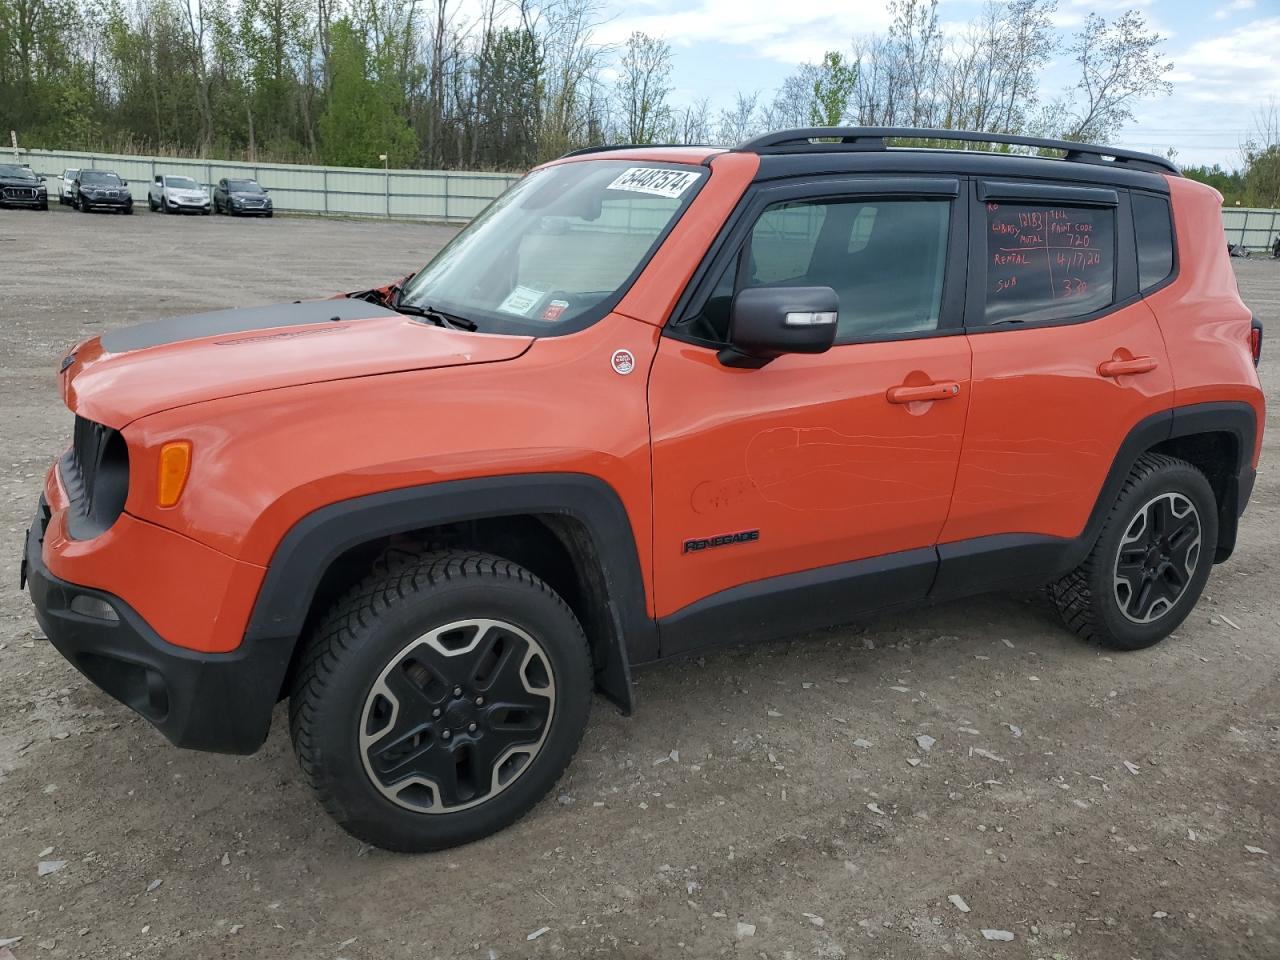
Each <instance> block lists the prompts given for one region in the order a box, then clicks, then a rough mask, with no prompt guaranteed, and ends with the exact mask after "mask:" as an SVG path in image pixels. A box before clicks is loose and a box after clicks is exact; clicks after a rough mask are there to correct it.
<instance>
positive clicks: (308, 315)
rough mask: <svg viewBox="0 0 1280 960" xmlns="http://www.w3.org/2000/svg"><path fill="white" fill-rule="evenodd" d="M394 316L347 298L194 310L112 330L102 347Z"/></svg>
mask: <svg viewBox="0 0 1280 960" xmlns="http://www.w3.org/2000/svg"><path fill="white" fill-rule="evenodd" d="M394 316H397V314H396V312H395V311H394V310H388V309H386V308H385V307H379V306H377V305H375V304H372V303H366V302H364V301H363V300H348V299H346V298H340V299H337V300H305V301H303V302H301V303H278V304H271V305H269V306H265V307H242V308H239V309H236V310H216V311H214V312H213V313H193V314H191V315H189V316H185V317H173V318H171V319H168V320H152V321H151V322H149V323H140V324H138V325H136V326H132V327H124V328H122V329H120V330H112V331H110V332H108V333H104V334H103V335H102V349H103V350H105V351H107V352H108V353H127V352H128V351H130V350H144V349H146V348H147V347H159V346H163V345H164V344H167V343H178V342H180V341H183V340H197V339H199V338H201V337H216V336H221V335H224V334H229V333H246V332H248V331H250V330H269V329H271V328H272V327H291V326H297V325H299V324H308V323H331V322H333V321H335V320H365V319H368V318H370V317H394Z"/></svg>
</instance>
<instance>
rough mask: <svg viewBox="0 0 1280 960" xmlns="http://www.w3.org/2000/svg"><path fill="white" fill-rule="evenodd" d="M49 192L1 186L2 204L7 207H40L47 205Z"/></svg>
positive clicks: (0, 198) (0, 203)
mask: <svg viewBox="0 0 1280 960" xmlns="http://www.w3.org/2000/svg"><path fill="white" fill-rule="evenodd" d="M48 203H49V194H48V193H42V192H39V191H35V192H31V191H28V190H27V189H24V188H13V187H4V188H0V206H5V207H39V206H47V205H48Z"/></svg>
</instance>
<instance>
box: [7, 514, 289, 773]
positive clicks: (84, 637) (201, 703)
mask: <svg viewBox="0 0 1280 960" xmlns="http://www.w3.org/2000/svg"><path fill="white" fill-rule="evenodd" d="M50 516H51V514H50V510H49V506H48V504H47V503H46V501H45V499H44V497H41V498H40V504H39V507H38V508H37V510H36V515H35V519H34V520H33V521H32V524H31V527H30V528H29V529H28V531H27V539H26V547H25V551H24V554H23V560H22V580H23V582H24V583H25V584H26V585H27V586H29V587H30V590H31V601H32V603H33V604H34V605H35V614H36V620H37V622H39V624H40V628H41V629H42V630H43V631H44V633H45V636H47V637H48V638H49V640H50V642H51V643H52V644H53V645H54V647H56V648H57V650H58V652H59V653H61V654H62V655H63V656H64V657H66V658H67V660H69V661H70V662H71V664H72V666H74V667H75V668H76V669H77V670H79V671H80V672H81V673H83V674H84V675H85V676H86V677H88V678H89V679H90V680H92V681H93V682H94V683H95V684H97V685H98V686H99V687H101V688H102V689H103V690H104V691H105V692H106V693H108V694H110V695H111V696H113V697H115V698H116V699H117V700H119V701H120V702H121V703H123V704H124V705H125V706H127V707H130V708H131V709H133V710H134V711H136V712H137V713H139V714H141V715H142V716H143V717H145V718H146V719H147V720H149V721H150V722H151V723H152V724H154V725H155V726H156V728H157V729H159V730H160V732H161V733H163V734H164V735H165V736H166V737H168V738H169V740H170V741H172V742H173V743H174V744H176V745H177V746H179V747H189V748H191V749H195V750H211V751H214V752H217V753H253V752H254V751H255V750H257V749H258V747H260V746H261V745H262V743H263V741H264V740H265V739H266V737H267V731H268V730H269V729H270V726H271V711H272V710H273V709H274V707H275V704H276V701H277V699H278V697H279V693H280V691H281V687H282V684H283V681H284V675H285V671H286V670H287V669H288V666H289V658H290V655H291V653H292V644H291V643H287V642H284V641H259V642H256V643H244V644H242V645H241V647H240V648H239V649H237V650H235V651H233V652H231V653H200V652H198V651H194V650H188V649H185V648H183V647H177V646H174V645H173V644H171V643H166V642H165V641H164V639H162V638H161V637H160V635H159V634H157V633H156V631H155V630H153V629H152V628H151V626H150V625H149V624H148V623H147V622H146V621H145V620H143V619H142V617H141V616H139V615H138V613H137V612H136V611H134V610H133V608H132V607H130V606H129V605H128V604H127V603H125V602H124V601H123V600H122V599H120V598H119V597H117V596H114V595H112V594H110V593H105V592H103V591H101V590H95V589H91V588H89V587H81V586H77V585H76V584H72V583H68V582H66V581H65V580H60V579H58V578H57V577H55V576H53V575H52V574H51V573H50V572H49V569H48V567H47V566H46V565H45V562H44V558H43V556H42V553H43V545H44V535H45V529H46V528H47V526H48V524H49V520H50ZM80 596H84V597H88V598H91V599H93V600H98V601H105V602H106V603H109V604H110V605H111V607H112V608H113V609H114V610H115V611H116V614H117V615H118V617H119V619H118V620H106V619H100V618H99V617H96V616H89V615H86V614H85V613H83V612H79V611H77V610H75V609H73V608H72V604H73V601H75V600H76V598H77V597H80Z"/></svg>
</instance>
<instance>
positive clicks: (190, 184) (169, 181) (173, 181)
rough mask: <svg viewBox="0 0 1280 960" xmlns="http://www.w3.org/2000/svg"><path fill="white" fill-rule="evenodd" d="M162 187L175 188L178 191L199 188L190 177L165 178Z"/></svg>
mask: <svg viewBox="0 0 1280 960" xmlns="http://www.w3.org/2000/svg"><path fill="white" fill-rule="evenodd" d="M164 185H165V186H166V187H176V188H177V189H178V190H199V189H200V186H199V184H197V183H196V182H195V181H194V180H192V179H191V178H190V177H165V178H164Z"/></svg>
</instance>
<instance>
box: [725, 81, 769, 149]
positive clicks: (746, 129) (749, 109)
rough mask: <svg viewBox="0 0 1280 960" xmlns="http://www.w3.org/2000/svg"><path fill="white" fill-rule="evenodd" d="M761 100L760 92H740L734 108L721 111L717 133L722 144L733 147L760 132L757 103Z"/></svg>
mask: <svg viewBox="0 0 1280 960" xmlns="http://www.w3.org/2000/svg"><path fill="white" fill-rule="evenodd" d="M759 99H760V93H759V91H752V92H751V93H743V92H742V91H738V95H737V98H736V99H735V100H734V104H733V106H732V107H731V108H729V109H728V110H721V111H720V124H719V128H718V129H717V131H716V139H717V140H718V141H719V142H720V143H723V144H725V145H726V146H732V145H734V144H737V143H741V142H742V141H743V140H746V139H747V138H748V137H750V136H752V135H753V134H755V133H756V132H758V131H759V129H760V123H759V117H758V115H757V113H756V102H757V101H758V100H759Z"/></svg>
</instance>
